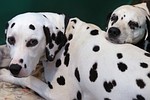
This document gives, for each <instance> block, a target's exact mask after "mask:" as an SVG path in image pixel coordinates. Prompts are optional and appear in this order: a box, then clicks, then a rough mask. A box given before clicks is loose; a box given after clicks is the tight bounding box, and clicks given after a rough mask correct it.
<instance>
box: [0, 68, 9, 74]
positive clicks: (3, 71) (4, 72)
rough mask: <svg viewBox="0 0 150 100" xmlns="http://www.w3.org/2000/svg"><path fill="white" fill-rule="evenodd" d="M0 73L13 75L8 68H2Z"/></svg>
mask: <svg viewBox="0 0 150 100" xmlns="http://www.w3.org/2000/svg"><path fill="white" fill-rule="evenodd" d="M0 75H11V73H10V71H9V70H7V69H1V70H0Z"/></svg>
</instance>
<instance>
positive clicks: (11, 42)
mask: <svg viewBox="0 0 150 100" xmlns="http://www.w3.org/2000/svg"><path fill="white" fill-rule="evenodd" d="M7 40H8V43H9V44H10V45H15V42H16V40H15V38H14V37H13V36H11V37H8V39H7Z"/></svg>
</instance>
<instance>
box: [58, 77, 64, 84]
mask: <svg viewBox="0 0 150 100" xmlns="http://www.w3.org/2000/svg"><path fill="white" fill-rule="evenodd" d="M57 83H58V84H59V85H65V78H64V77H63V76H60V77H58V78H57Z"/></svg>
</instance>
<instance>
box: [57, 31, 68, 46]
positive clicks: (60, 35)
mask: <svg viewBox="0 0 150 100" xmlns="http://www.w3.org/2000/svg"><path fill="white" fill-rule="evenodd" d="M66 42H67V38H66V36H65V34H63V32H61V31H59V32H58V33H57V36H56V39H55V43H56V44H57V45H60V48H61V47H62V46H64V45H65V43H66Z"/></svg>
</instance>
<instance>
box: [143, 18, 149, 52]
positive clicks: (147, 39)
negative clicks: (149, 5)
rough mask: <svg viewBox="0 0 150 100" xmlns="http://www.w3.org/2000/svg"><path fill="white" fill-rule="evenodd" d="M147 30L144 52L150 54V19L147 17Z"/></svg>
mask: <svg viewBox="0 0 150 100" xmlns="http://www.w3.org/2000/svg"><path fill="white" fill-rule="evenodd" d="M146 26H147V30H146V32H145V42H144V50H146V51H148V52H150V19H149V17H146Z"/></svg>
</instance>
